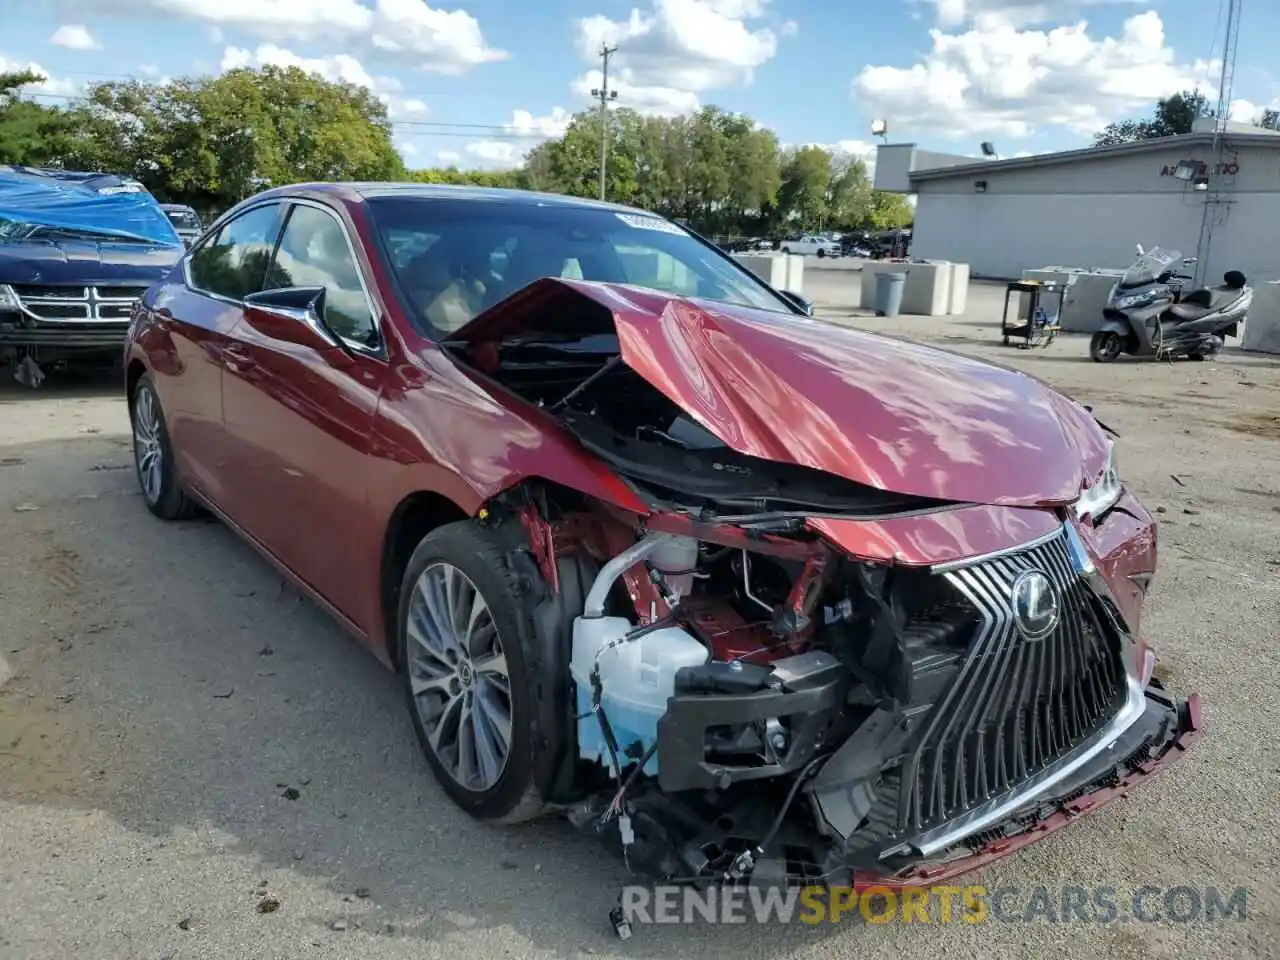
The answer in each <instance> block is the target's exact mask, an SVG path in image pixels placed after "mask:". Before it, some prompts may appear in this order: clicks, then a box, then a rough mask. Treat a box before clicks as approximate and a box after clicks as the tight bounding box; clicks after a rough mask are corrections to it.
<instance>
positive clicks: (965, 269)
mask: <svg viewBox="0 0 1280 960" xmlns="http://www.w3.org/2000/svg"><path fill="white" fill-rule="evenodd" d="M968 304H969V265H968V264H967V263H953V264H951V300H950V302H949V303H948V304H947V313H949V314H950V315H951V316H953V317H958V316H960V315H961V314H962V313H964V311H965V307H967V306H968Z"/></svg>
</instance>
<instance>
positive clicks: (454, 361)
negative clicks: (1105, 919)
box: [126, 184, 1199, 885]
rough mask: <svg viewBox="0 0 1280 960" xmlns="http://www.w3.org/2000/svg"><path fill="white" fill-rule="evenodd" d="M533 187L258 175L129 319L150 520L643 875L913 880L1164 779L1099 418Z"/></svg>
mask: <svg viewBox="0 0 1280 960" xmlns="http://www.w3.org/2000/svg"><path fill="white" fill-rule="evenodd" d="M807 314H808V310H807V307H806V305H805V302H804V300H803V298H801V297H799V296H796V295H794V294H789V293H784V292H780V291H776V290H774V289H772V288H771V287H769V286H767V285H766V284H764V283H763V282H762V281H760V280H759V279H757V278H756V277H755V276H754V275H752V274H750V273H748V272H747V271H746V270H744V269H743V268H742V267H740V266H739V265H738V264H737V263H736V262H735V261H734V260H732V259H730V258H729V257H727V256H725V255H724V254H723V253H721V252H720V251H719V250H717V249H716V248H715V247H713V246H712V245H710V244H708V243H706V242H705V241H703V240H701V239H700V238H698V237H696V236H694V235H692V234H690V233H689V232H687V231H686V230H684V229H683V228H682V227H680V226H678V225H676V224H674V223H671V222H670V221H667V220H665V219H662V218H660V217H657V216H653V215H651V214H648V213H644V212H640V211H636V210H632V209H628V208H624V207H619V206H614V205H609V204H604V203H595V202H590V201H584V200H578V199H572V198H567V197H559V196H545V195H540V194H531V193H521V192H515V191H497V190H480V189H465V188H464V189H459V188H447V187H431V186H423V185H408V184H366V185H359V184H327V185H304V186H296V187H288V188H281V189H276V190H272V191H269V192H267V193H263V194H261V195H259V196H256V197H254V198H252V199H250V200H247V201H245V202H244V203H242V204H240V205H239V206H238V207H236V208H235V209H233V210H231V211H230V212H229V213H227V214H226V215H225V216H223V217H222V218H221V220H220V221H219V222H218V223H216V224H215V225H214V226H213V227H211V228H210V229H209V230H208V231H207V232H206V233H205V235H204V236H203V238H202V239H201V240H200V241H199V242H197V243H196V244H195V245H194V246H193V248H192V249H191V250H190V251H189V253H188V254H187V256H186V257H185V258H184V259H183V261H182V263H181V264H180V266H179V267H178V268H177V269H176V270H175V272H174V273H173V275H172V276H170V277H169V278H168V280H166V281H165V282H163V283H161V284H158V285H157V286H155V287H154V288H152V289H151V290H150V291H149V292H148V294H147V295H146V297H145V298H144V300H143V301H142V302H141V303H140V304H139V306H138V308H137V310H136V312H135V315H134V318H133V323H132V326H131V330H130V336H129V343H128V346H127V354H126V369H127V371H128V373H127V389H128V402H129V411H130V414H131V417H132V424H133V435H134V449H135V454H136V462H137V474H138V480H139V483H140V485H141V489H142V492H143V495H144V498H145V500H146V503H147V505H148V507H149V508H150V510H151V512H152V513H154V514H155V515H156V516H158V517H161V518H163V519H166V520H178V519H181V518H183V517H187V516H189V515H191V514H192V513H194V512H196V511H198V510H201V509H204V510H208V511H211V512H212V513H213V514H215V515H216V516H218V517H219V518H221V519H222V520H223V521H225V522H226V523H227V524H228V525H230V526H231V527H232V528H233V529H235V530H236V531H237V532H239V533H240V534H241V535H242V536H243V537H244V538H245V539H246V540H248V541H249V542H250V543H251V544H253V546H254V547H256V548H257V549H258V550H260V551H261V552H262V553H263V554H264V555H265V556H266V557H267V558H268V559H269V560H270V561H271V562H273V563H274V564H275V565H277V566H278V567H279V568H280V569H281V570H282V571H283V572H284V573H285V574H286V575H288V576H289V577H290V578H291V579H292V580H293V581H294V582H296V583H297V584H298V585H299V586H300V587H301V588H302V589H303V590H305V591H306V592H307V593H308V594H309V595H310V596H311V597H313V598H314V600H315V601H316V602H317V603H319V604H321V605H322V606H323V607H324V608H325V609H326V610H328V611H329V612H330V613H331V614H332V615H333V616H334V617H335V618H336V619H338V620H339V621H340V622H341V623H342V624H343V625H344V626H345V627H346V628H347V629H349V630H350V631H351V632H352V633H354V634H355V635H356V636H357V637H358V638H359V639H360V640H361V641H362V642H363V643H364V644H366V645H367V646H368V647H369V648H370V649H371V650H372V651H373V652H374V653H375V654H376V655H377V656H379V657H380V658H382V659H383V660H384V661H385V662H386V663H387V664H389V665H390V666H392V667H393V668H394V669H395V670H397V671H399V672H400V673H401V674H402V675H403V677H404V686H405V691H406V697H407V700H408V704H409V708H410V711H411V715H412V718H413V724H414V726H415V728H416V731H417V735H418V737H419V739H420V741H421V746H422V750H423V752H424V754H425V755H426V759H427V762H428V763H429V765H430V766H431V769H432V770H433V772H434V773H435V775H436V777H437V778H438V779H439V781H440V783H441V785H442V786H443V788H444V791H445V792H446V793H447V794H448V795H449V796H450V798H452V800H453V801H454V802H456V803H457V804H458V805H459V806H460V807H462V808H463V809H465V810H466V811H468V812H469V813H471V814H473V815H475V816H477V817H480V818H484V819H487V820H498V821H504V822H514V821H519V820H527V819H529V818H532V817H534V816H536V815H538V814H540V813H543V812H547V811H561V812H566V813H567V814H568V815H569V817H570V818H571V819H572V820H573V821H574V822H575V823H577V824H579V825H580V826H583V827H585V828H587V829H588V830H589V831H590V832H591V833H593V834H597V835H599V836H601V837H603V838H604V839H605V841H606V842H608V843H610V844H612V845H614V846H615V847H619V848H622V849H623V850H624V852H625V853H626V854H627V855H628V859H629V861H630V862H631V863H632V864H633V865H641V866H643V867H645V868H647V869H648V870H649V871H651V872H652V873H653V874H655V875H657V876H661V877H669V878H674V877H678V878H681V879H686V880H689V879H701V880H704V881H706V882H708V883H716V882H722V881H725V880H740V879H743V878H746V877H751V878H752V880H753V882H766V881H768V882H804V883H821V882H824V881H825V882H829V883H831V884H840V885H844V884H848V883H849V882H850V880H851V879H852V880H853V881H854V882H855V883H857V884H860V885H866V884H868V883H873V882H874V883H888V884H896V883H911V882H926V881H932V880H940V879H943V878H946V877H950V876H954V875H956V874H958V873H961V872H963V871H965V870H968V869H972V868H974V867H975V866H978V865H980V864H982V863H984V862H987V861H988V860H990V859H992V858H994V857H997V856H1000V855H1002V854H1004V853H1007V852H1008V851H1010V850H1013V849H1016V848H1017V847H1019V846H1022V845H1024V844H1025V843H1028V842H1031V841H1032V840H1034V839H1038V838H1040V837H1042V836H1044V835H1045V834H1046V833H1048V832H1050V831H1051V830H1053V829H1055V828H1056V827H1058V826H1060V825H1062V824H1063V823H1066V822H1068V821H1069V820H1070V819H1072V818H1073V817H1075V816H1076V815H1077V814H1079V813H1081V812H1084V811H1085V810H1089V809H1093V808H1096V807H1097V806H1099V805H1100V804H1101V803H1103V802H1106V801H1107V800H1110V799H1112V798H1113V797H1115V796H1118V795H1119V794H1120V793H1121V792H1122V791H1124V790H1127V789H1128V788H1130V787H1131V786H1132V785H1133V784H1134V783H1136V782H1138V781H1140V780H1142V779H1144V778H1146V777H1147V776H1149V775H1150V774H1152V773H1154V772H1156V771H1157V770H1158V769H1159V768H1160V767H1161V766H1162V765H1164V764H1165V763H1166V762H1167V761H1169V760H1171V759H1173V758H1175V757H1177V756H1179V755H1180V753H1181V752H1182V751H1183V750H1184V749H1185V748H1186V746H1187V745H1188V744H1189V743H1190V742H1191V741H1192V740H1193V739H1194V738H1195V736H1196V735H1197V733H1198V728H1199V709H1198V701H1197V699H1196V698H1195V697H1194V696H1192V697H1191V698H1190V699H1188V700H1182V699H1178V698H1175V697H1174V696H1172V695H1171V694H1169V693H1166V692H1165V691H1164V690H1163V689H1162V687H1161V685H1160V683H1159V682H1158V681H1157V680H1155V679H1153V677H1152V669H1153V666H1154V656H1153V655H1152V653H1151V651H1150V650H1149V649H1148V648H1147V646H1146V645H1145V644H1144V642H1143V641H1142V640H1141V639H1140V636H1141V634H1140V625H1141V616H1142V606H1143V601H1144V598H1145V595H1146V592H1147V589H1148V586H1149V584H1150V581H1151V577H1152V575H1153V573H1154V569H1155V556H1156V528H1155V525H1154V523H1153V521H1152V518H1151V517H1150V515H1149V514H1148V513H1147V511H1146V510H1145V509H1144V508H1143V507H1142V505H1141V504H1140V503H1139V502H1138V501H1137V499H1135V497H1134V496H1133V495H1132V494H1131V493H1130V492H1129V491H1127V490H1126V489H1125V487H1124V485H1123V483H1122V481H1121V479H1120V477H1119V476H1118V474H1117V471H1116V464H1115V461H1114V459H1113V452H1112V442H1111V440H1110V439H1109V438H1108V436H1107V433H1106V432H1105V430H1104V429H1103V428H1102V427H1101V426H1100V425H1099V424H1098V423H1097V422H1096V421H1095V419H1094V418H1093V416H1092V415H1091V414H1090V413H1089V412H1088V411H1087V410H1085V409H1084V408H1083V407H1081V406H1079V405H1078V404H1076V403H1075V402H1073V401H1072V400H1070V399H1067V398H1065V397H1063V396H1061V395H1059V394H1057V393H1055V392H1053V391H1052V390H1050V389H1049V388H1047V387H1046V386H1045V385H1043V384H1042V383H1040V382H1038V381H1036V380H1034V379H1032V378H1030V377H1027V376H1024V375H1022V374H1020V373H1016V372H1011V371H1008V370H1005V369H1001V368H996V367H992V366H989V365H986V364H983V363H980V362H978V361H976V360H971V359H967V358H963V357H959V356H955V355H953V354H950V353H946V352H942V351H938V350H935V349H931V348H927V347H923V346H917V345H913V344H909V343H904V342H899V341H895V340H890V339H885V338H881V337H878V336H875V335H871V334H867V333H861V332H856V331H853V330H849V329H845V328H842V327H836V326H831V325H828V324H825V323H822V322H819V321H816V320H814V319H811V318H810V317H809V316H808V315H807Z"/></svg>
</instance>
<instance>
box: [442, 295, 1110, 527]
mask: <svg viewBox="0 0 1280 960" xmlns="http://www.w3.org/2000/svg"><path fill="white" fill-rule="evenodd" d="M583 297H585V298H588V299H589V300H591V301H593V302H595V303H596V304H599V305H600V306H602V307H604V308H605V309H607V310H608V311H609V312H610V313H611V314H612V318H613V323H614V326H615V328H616V331H617V336H618V342H619V347H620V350H621V356H622V361H623V362H624V363H625V364H626V365H627V366H629V367H630V368H631V369H632V370H634V371H635V372H636V373H637V374H639V375H640V376H641V377H643V378H644V379H645V380H646V381H648V383H650V384H651V385H652V386H653V387H655V388H656V389H658V390H660V391H661V392H662V393H664V394H665V395H666V396H667V397H668V398H669V399H671V400H672V401H673V402H674V403H676V404H677V405H678V406H680V407H681V408H682V409H683V410H684V411H685V412H687V413H688V414H689V416H690V417H692V418H693V419H694V420H696V421H697V422H698V423H700V424H701V425H702V426H703V427H705V428H706V429H707V430H709V431H710V432H711V433H713V434H714V435H715V436H716V437H717V438H719V440H720V441H722V442H723V443H724V444H726V445H727V446H728V447H730V448H731V449H733V450H735V451H737V452H739V453H742V454H746V455H749V456H755V457H760V458H762V459H766V460H772V461H775V462H780V463H793V464H797V465H801V466H806V467H810V468H813V469H817V470H822V471H825V472H828V473H831V474H834V475H837V476H841V477H844V478H846V479H848V480H851V481H854V482H856V483H861V484H866V485H869V486H872V487H877V488H879V489H881V490H886V491H892V492H894V493H900V494H906V495H909V496H916V497H923V498H930V499H936V500H949V501H952V502H963V503H981V504H993V505H1001V506H1051V505H1061V504H1066V503H1070V502H1072V501H1074V500H1075V499H1076V498H1077V497H1078V496H1079V494H1080V491H1081V489H1082V488H1083V487H1084V486H1085V485H1086V482H1087V481H1088V482H1092V480H1093V479H1094V477H1095V476H1096V475H1097V474H1099V473H1100V472H1101V470H1102V469H1103V466H1104V462H1105V458H1106V452H1107V446H1106V438H1105V436H1104V435H1103V433H1102V431H1101V429H1100V428H1099V427H1098V425H1097V423H1096V422H1095V421H1094V419H1093V417H1092V416H1091V414H1089V413H1088V411H1086V410H1085V409H1084V408H1083V407H1081V406H1079V405H1078V404H1077V403H1075V402H1074V401H1072V400H1070V399H1068V398H1067V397H1065V396H1063V395H1061V394H1059V393H1057V392H1055V391H1054V390H1052V389H1051V388H1049V387H1048V386H1047V385H1045V384H1043V383H1041V382H1040V381H1038V380H1036V379H1034V378H1032V377H1029V376H1027V375H1025V374H1022V373H1019V372H1017V371H1013V370H1008V369H1005V368H1002V367H997V366H993V365H991V364H986V363H982V362H980V361H977V360H973V359H970V358H967V357H963V356H959V355H957V354H953V353H949V352H946V351H943V350H939V349H934V348H931V347H926V346H922V345H919V344H916V343H910V342H907V341H902V340H895V339H890V338H888V337H884V336H879V335H876V334H870V333H865V332H862V331H857V330H853V329H850V328H847V327H841V326H837V325H834V324H829V323H825V322H822V321H815V320H810V319H808V318H805V317H800V316H793V315H788V314H784V313H780V312H779V313H775V312H771V311H765V310H757V309H753V308H749V307H741V306H736V305H731V304H725V303H720V302H712V301H706V300H693V299H689V298H682V297H677V296H674V295H670V294H664V293H659V292H655V291H652V290H649V289H645V288H638V287H631V286H624V285H620V284H605V283H589V282H584V281H576V280H561V279H546V280H540V281H537V282H536V283H533V284H531V285H530V286H528V287H526V288H525V289H523V290H521V291H520V292H518V293H516V294H514V295H513V296H512V297H510V298H508V299H507V300H505V301H503V302H501V303H498V304H496V305H494V306H493V307H491V308H489V309H488V310H486V311H485V312H483V313H481V314H480V315H478V316H477V317H476V318H475V319H473V320H472V321H471V322H470V323H468V324H466V325H465V326H463V327H462V328H461V329H460V330H458V331H457V332H456V333H454V334H453V336H452V337H451V340H455V341H465V342H470V343H478V342H484V341H497V340H501V339H502V338H504V337H507V336H511V335H516V334H521V333H522V332H525V331H526V330H527V329H528V328H529V327H530V325H531V324H533V323H534V321H535V318H541V320H540V321H539V322H538V326H539V327H541V328H542V329H547V326H546V325H547V323H548V319H547V318H548V317H553V316H554V313H555V311H556V310H557V308H558V307H559V306H563V305H567V304H568V303H570V302H571V301H572V299H574V298H583ZM550 323H551V324H554V320H551V321H550Z"/></svg>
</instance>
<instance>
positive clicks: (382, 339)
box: [271, 197, 387, 360]
mask: <svg viewBox="0 0 1280 960" xmlns="http://www.w3.org/2000/svg"><path fill="white" fill-rule="evenodd" d="M285 202H286V203H289V204H291V205H293V206H299V207H311V208H312V209H314V210H319V211H320V212H321V213H324V214H326V215H327V216H328V217H329V218H330V219H331V220H333V222H334V223H336V224H337V225H338V231H339V232H340V233H341V234H342V239H343V240H344V241H346V244H347V253H349V254H350V255H351V263H352V265H353V266H354V267H355V268H356V279H358V280H359V281H360V292H361V293H363V294H364V302H365V306H366V307H368V308H369V319H370V320H371V321H372V322H373V332H374V333H375V334H377V337H378V345H377V346H376V347H371V346H369V345H368V344H367V343H360V342H359V341H356V340H348V339H347V338H346V337H344V336H341V335H340V334H338V333H336V332H333V334H332V335H333V336H334V337H335V338H336V339H338V340H340V341H342V343H343V344H344V345H346V346H347V347H350V348H351V349H352V350H354V351H356V352H357V353H360V354H364V355H365V356H368V357H375V358H377V359H379V360H385V359H386V357H387V351H386V340H387V338H386V335H385V333H384V331H383V329H382V319H383V318H382V311H381V310H379V309H377V306H376V305H375V303H374V300H373V295H372V294H371V293H370V292H369V282H368V281H367V280H366V279H365V275H364V264H362V263H361V262H360V257H359V256H358V255H357V254H356V248H355V244H353V243H352V242H351V234H350V233H349V232H348V230H347V225H346V224H345V223H343V222H342V218H341V217H339V216H338V214H337V213H335V212H334V211H333V210H332V209H331V208H330V207H329V206H327V205H326V204H323V203H317V202H316V201H315V200H311V199H308V198H303V197H297V198H295V197H289V198H287V199H286V200H285ZM292 215H293V212H292V211H289V216H286V217H285V219H284V223H283V225H282V229H281V231H280V236H279V237H277V238H276V245H275V249H274V250H273V251H272V254H271V259H272V261H273V262H274V261H275V258H276V254H277V253H279V251H280V244H281V242H282V241H283V240H284V235H285V234H286V233H288V232H289V220H290V218H291V217H292Z"/></svg>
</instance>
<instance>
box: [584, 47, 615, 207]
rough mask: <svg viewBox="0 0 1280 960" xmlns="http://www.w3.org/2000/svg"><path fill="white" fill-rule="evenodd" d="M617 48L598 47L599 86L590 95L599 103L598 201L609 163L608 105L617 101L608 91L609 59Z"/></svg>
mask: <svg viewBox="0 0 1280 960" xmlns="http://www.w3.org/2000/svg"><path fill="white" fill-rule="evenodd" d="M617 52H618V48H617V47H611V46H609V45H608V44H601V45H600V86H599V88H598V89H595V90H592V91H591V95H592V96H593V97H595V98H596V99H597V100H599V101H600V199H601V200H603V199H605V192H606V191H605V169H606V167H607V165H608V163H609V103H610V101H613V100H617V99H618V91H617V90H610V89H609V58H610V57H612V56H613V55H614V54H615V53H617Z"/></svg>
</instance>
